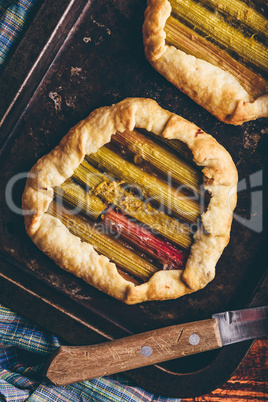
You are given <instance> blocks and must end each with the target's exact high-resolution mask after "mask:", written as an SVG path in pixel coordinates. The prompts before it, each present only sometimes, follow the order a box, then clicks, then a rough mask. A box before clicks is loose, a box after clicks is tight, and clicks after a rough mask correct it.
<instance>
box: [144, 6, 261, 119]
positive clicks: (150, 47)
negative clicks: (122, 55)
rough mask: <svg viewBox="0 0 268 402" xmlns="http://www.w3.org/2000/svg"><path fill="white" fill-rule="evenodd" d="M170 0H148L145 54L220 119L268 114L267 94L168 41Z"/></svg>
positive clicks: (166, 76) (145, 24)
mask: <svg viewBox="0 0 268 402" xmlns="http://www.w3.org/2000/svg"><path fill="white" fill-rule="evenodd" d="M170 14H171V5H170V2H169V1H168V0H148V2H147V9H146V10H145V20H144V25H143V42H144V49H145V56H146V58H147V60H148V61H149V63H151V65H152V66H153V67H154V68H155V69H156V70H157V71H158V72H159V73H160V74H162V75H163V76H164V77H165V78H166V79H167V80H168V81H170V82H171V83H172V84H173V85H174V86H175V87H177V88H178V89H180V90H181V91H182V92H184V93H185V94H187V95H188V96H189V97H190V98H192V99H193V100H194V101H195V102H196V103H198V104H199V105H201V106H202V107H204V108H205V109H207V110H208V111H209V112H210V113H211V114H213V115H214V116H216V117H217V118H218V119H219V120H221V121H223V122H225V123H230V124H234V125H240V124H242V123H244V122H245V121H249V120H254V119H257V118H259V117H268V94H266V95H264V96H260V97H258V98H257V99H255V100H253V99H251V97H250V95H249V94H248V93H247V92H246V91H245V89H243V87H242V86H241V85H240V83H239V82H238V81H237V79H236V78H235V77H234V76H232V75H231V74H230V73H228V72H226V71H224V70H222V69H221V68H219V67H216V66H214V65H213V64H211V63H208V62H207V61H204V60H201V59H199V58H196V57H194V56H191V55H188V54H186V53H184V52H182V51H181V50H179V49H176V48H175V47H174V46H169V45H167V44H166V43H165V38H166V34H165V32H164V27H165V24H166V21H167V19H168V17H169V16H170Z"/></svg>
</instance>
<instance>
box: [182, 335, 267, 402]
mask: <svg viewBox="0 0 268 402" xmlns="http://www.w3.org/2000/svg"><path fill="white" fill-rule="evenodd" d="M207 401H209V402H221V401H225V402H264V401H268V337H266V338H262V339H258V340H256V341H255V343H254V345H253V346H252V348H251V349H250V351H249V352H248V354H247V356H246V357H245V358H244V360H243V362H242V363H241V365H240V366H239V368H238V369H237V370H236V372H235V373H234V375H233V376H232V377H231V378H230V380H229V381H227V382H226V383H225V384H224V385H222V386H221V387H220V388H217V389H216V390H215V391H213V392H211V393H210V394H207V395H203V396H201V397H196V398H187V399H185V398H183V399H182V400H181V402H207Z"/></svg>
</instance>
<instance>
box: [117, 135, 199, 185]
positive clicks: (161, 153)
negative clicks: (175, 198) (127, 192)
mask: <svg viewBox="0 0 268 402" xmlns="http://www.w3.org/2000/svg"><path fill="white" fill-rule="evenodd" d="M112 141H113V142H116V143H117V144H119V145H123V146H125V147H127V148H128V149H129V150H130V151H131V152H132V153H134V154H135V158H134V160H139V158H140V157H141V158H142V159H143V160H145V161H147V162H149V163H150V164H151V165H153V166H154V167H155V168H156V169H158V170H159V171H161V172H162V173H164V174H165V175H166V177H171V178H172V180H175V181H177V182H178V183H181V184H183V185H185V186H186V187H188V188H190V189H192V190H193V191H196V192H197V193H200V185H201V183H202V181H201V179H202V175H201V173H200V172H199V171H198V170H197V169H194V168H193V167H192V166H191V165H189V164H188V163H186V162H184V161H183V160H182V159H181V158H179V157H178V156H176V155H174V154H173V153H172V152H169V151H168V150H166V149H165V148H163V147H162V146H160V145H158V144H157V143H155V142H154V141H152V140H150V139H149V138H148V137H146V136H145V135H143V134H141V133H139V132H137V131H125V132H124V133H120V132H117V133H116V134H115V135H114V136H113V137H112Z"/></svg>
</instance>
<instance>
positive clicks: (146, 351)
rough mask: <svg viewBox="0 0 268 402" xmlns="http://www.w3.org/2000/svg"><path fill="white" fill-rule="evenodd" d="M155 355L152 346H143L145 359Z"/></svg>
mask: <svg viewBox="0 0 268 402" xmlns="http://www.w3.org/2000/svg"><path fill="white" fill-rule="evenodd" d="M152 353H153V349H152V348H151V347H150V346H143V347H142V348H141V354H142V356H144V357H149V356H151V354H152Z"/></svg>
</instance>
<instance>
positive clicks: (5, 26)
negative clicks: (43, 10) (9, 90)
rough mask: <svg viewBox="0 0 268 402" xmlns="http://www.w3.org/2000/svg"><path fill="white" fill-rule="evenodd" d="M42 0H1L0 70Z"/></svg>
mask: <svg viewBox="0 0 268 402" xmlns="http://www.w3.org/2000/svg"><path fill="white" fill-rule="evenodd" d="M38 1H40V0H18V1H13V0H0V71H1V67H2V66H3V64H4V62H5V61H6V59H7V56H8V55H9V54H10V51H11V50H12V48H13V47H14V46H15V45H16V43H17V42H18V39H19V36H20V34H21V33H22V32H23V29H24V27H25V25H26V23H27V22H28V20H29V18H30V16H31V14H32V12H33V8H34V5H35V4H37V3H38Z"/></svg>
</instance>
